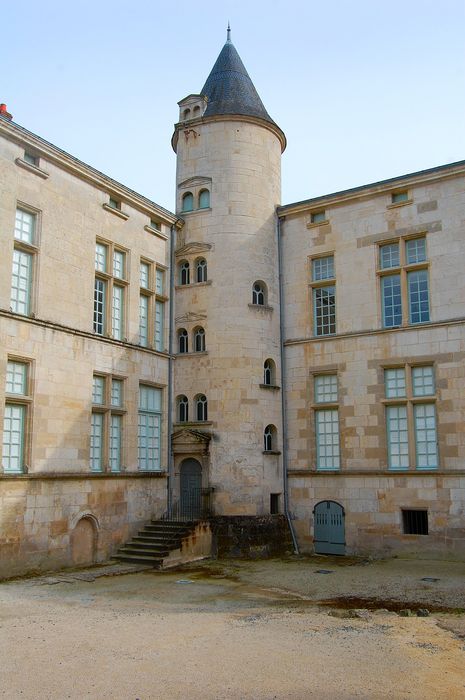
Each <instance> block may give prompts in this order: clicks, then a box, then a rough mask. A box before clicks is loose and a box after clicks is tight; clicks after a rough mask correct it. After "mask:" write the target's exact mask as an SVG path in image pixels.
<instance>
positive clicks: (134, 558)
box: [111, 554, 163, 569]
mask: <svg viewBox="0 0 465 700" xmlns="http://www.w3.org/2000/svg"><path fill="white" fill-rule="evenodd" d="M111 558H112V559H116V560H117V561H127V562H131V563H132V564H147V565H148V566H153V567H154V568H156V569H157V568H159V567H160V566H161V565H162V564H163V558H162V557H161V558H156V557H148V556H143V555H138V554H114V555H113V556H112V557H111Z"/></svg>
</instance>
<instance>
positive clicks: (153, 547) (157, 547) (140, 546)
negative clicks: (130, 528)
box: [118, 540, 177, 552]
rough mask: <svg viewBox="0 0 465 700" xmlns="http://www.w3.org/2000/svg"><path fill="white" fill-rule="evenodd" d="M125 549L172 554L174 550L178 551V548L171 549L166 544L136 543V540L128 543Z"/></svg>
mask: <svg viewBox="0 0 465 700" xmlns="http://www.w3.org/2000/svg"><path fill="white" fill-rule="evenodd" d="M124 547H125V549H131V550H145V551H147V552H171V551H172V550H173V549H177V547H170V546H169V545H167V544H166V542H159V543H158V544H150V542H134V540H131V541H130V542H126V544H125V545H124ZM118 551H119V550H118Z"/></svg>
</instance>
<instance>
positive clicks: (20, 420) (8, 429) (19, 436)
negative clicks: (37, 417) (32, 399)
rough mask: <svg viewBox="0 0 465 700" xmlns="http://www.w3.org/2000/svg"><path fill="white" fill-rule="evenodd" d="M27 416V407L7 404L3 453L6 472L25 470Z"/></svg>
mask: <svg viewBox="0 0 465 700" xmlns="http://www.w3.org/2000/svg"><path fill="white" fill-rule="evenodd" d="M25 416H26V407H25V406H18V405H14V404H8V403H7V404H6V406H5V413H4V417H3V452H2V465H3V469H4V471H5V472H21V471H22V470H23V463H24V459H23V448H24V424H25Z"/></svg>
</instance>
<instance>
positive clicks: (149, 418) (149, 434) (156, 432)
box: [138, 387, 161, 471]
mask: <svg viewBox="0 0 465 700" xmlns="http://www.w3.org/2000/svg"><path fill="white" fill-rule="evenodd" d="M147 388H148V387H147ZM141 389H142V387H141ZM160 425H161V422H160V416H159V415H157V414H151V413H139V423H138V457H139V469H141V470H142V471H155V470H157V469H160V432H161V431H160Z"/></svg>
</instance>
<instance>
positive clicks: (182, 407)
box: [176, 396, 189, 423]
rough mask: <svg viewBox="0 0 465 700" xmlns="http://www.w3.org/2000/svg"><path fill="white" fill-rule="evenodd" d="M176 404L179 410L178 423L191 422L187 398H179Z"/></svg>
mask: <svg viewBox="0 0 465 700" xmlns="http://www.w3.org/2000/svg"><path fill="white" fill-rule="evenodd" d="M176 402H177V408H178V421H179V422H180V423H187V421H188V420H189V401H188V399H187V396H178V398H177V399H176Z"/></svg>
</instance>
